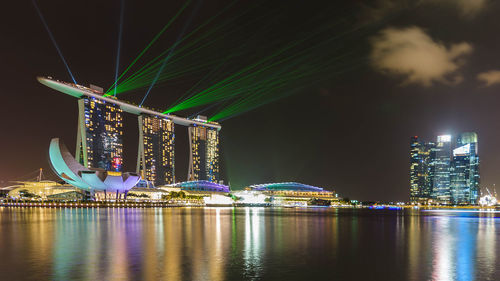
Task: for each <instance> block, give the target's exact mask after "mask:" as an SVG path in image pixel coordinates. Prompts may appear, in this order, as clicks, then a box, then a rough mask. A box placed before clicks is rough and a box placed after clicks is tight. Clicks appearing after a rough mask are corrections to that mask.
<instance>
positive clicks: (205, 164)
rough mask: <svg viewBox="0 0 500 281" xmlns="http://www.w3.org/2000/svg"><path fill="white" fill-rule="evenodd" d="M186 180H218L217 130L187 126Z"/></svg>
mask: <svg viewBox="0 0 500 281" xmlns="http://www.w3.org/2000/svg"><path fill="white" fill-rule="evenodd" d="M189 141H190V158H189V172H188V180H190V181H195V180H207V181H210V182H218V181H219V131H218V130H217V129H214V128H208V127H204V126H190V127H189Z"/></svg>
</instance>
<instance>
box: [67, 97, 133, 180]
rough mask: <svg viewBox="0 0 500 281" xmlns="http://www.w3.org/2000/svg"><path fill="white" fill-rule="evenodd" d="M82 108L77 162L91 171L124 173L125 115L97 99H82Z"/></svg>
mask: <svg viewBox="0 0 500 281" xmlns="http://www.w3.org/2000/svg"><path fill="white" fill-rule="evenodd" d="M78 103H79V104H78V105H79V126H78V136H77V152H76V156H77V157H76V158H77V160H78V161H79V162H80V163H81V164H83V165H84V166H86V167H87V168H100V169H104V170H106V171H116V172H119V171H121V168H122V163H123V142H122V137H123V123H122V113H123V111H122V110H121V109H120V107H119V106H117V105H115V104H112V103H109V102H106V101H102V100H98V99H95V98H88V97H85V98H82V99H80V100H79V101H78Z"/></svg>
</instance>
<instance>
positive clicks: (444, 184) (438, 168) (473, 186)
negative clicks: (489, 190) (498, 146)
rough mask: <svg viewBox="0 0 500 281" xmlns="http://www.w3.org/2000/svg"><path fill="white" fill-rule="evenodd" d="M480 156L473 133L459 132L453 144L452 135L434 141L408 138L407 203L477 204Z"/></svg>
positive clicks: (442, 136)
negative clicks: (408, 189) (408, 176)
mask: <svg viewBox="0 0 500 281" xmlns="http://www.w3.org/2000/svg"><path fill="white" fill-rule="evenodd" d="M478 196H479V156H478V142H477V134H476V133H462V134H460V135H459V136H458V138H457V139H456V143H455V145H453V143H452V136H451V135H441V136H438V137H437V142H436V143H432V142H428V143H426V142H422V141H420V140H419V139H418V137H412V138H411V145H410V201H411V202H413V203H427V202H431V200H432V202H435V203H439V204H462V205H463V204H474V205H475V204H477V202H478Z"/></svg>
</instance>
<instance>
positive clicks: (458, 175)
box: [450, 133, 479, 205]
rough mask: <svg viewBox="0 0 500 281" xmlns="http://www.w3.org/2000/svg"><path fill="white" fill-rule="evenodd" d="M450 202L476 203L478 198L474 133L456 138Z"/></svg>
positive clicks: (476, 155) (477, 161) (475, 136)
mask: <svg viewBox="0 0 500 281" xmlns="http://www.w3.org/2000/svg"><path fill="white" fill-rule="evenodd" d="M450 181H451V183H450V187H451V188H450V191H451V203H452V204H456V205H460V204H477V203H478V200H479V156H478V143H477V134H476V133H463V134H461V135H459V136H458V138H457V148H455V149H454V150H453V161H452V165H451V169H450Z"/></svg>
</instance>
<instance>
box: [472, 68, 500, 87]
mask: <svg viewBox="0 0 500 281" xmlns="http://www.w3.org/2000/svg"><path fill="white" fill-rule="evenodd" d="M477 80H479V81H481V82H483V83H484V86H486V87H488V86H491V85H494V84H498V83H500V70H490V71H486V72H482V73H479V74H478V75H477Z"/></svg>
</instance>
